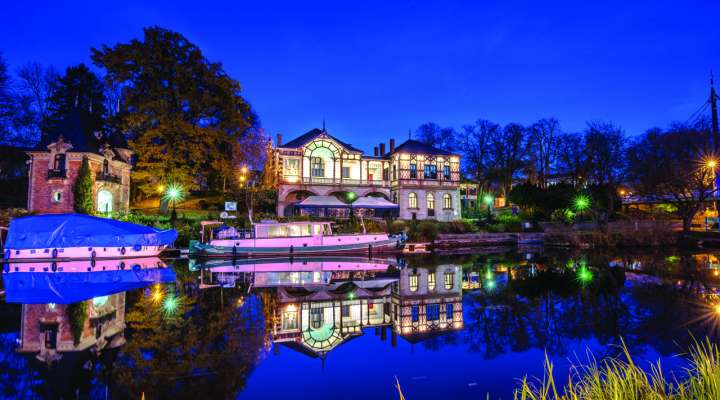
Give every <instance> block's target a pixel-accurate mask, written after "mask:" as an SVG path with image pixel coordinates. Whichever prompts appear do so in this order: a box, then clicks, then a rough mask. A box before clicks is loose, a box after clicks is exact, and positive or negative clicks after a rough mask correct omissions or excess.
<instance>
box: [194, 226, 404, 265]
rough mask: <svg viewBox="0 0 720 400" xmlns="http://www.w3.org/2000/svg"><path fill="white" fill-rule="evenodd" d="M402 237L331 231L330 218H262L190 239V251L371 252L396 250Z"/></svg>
mask: <svg viewBox="0 0 720 400" xmlns="http://www.w3.org/2000/svg"><path fill="white" fill-rule="evenodd" d="M403 241H404V237H402V236H390V235H388V234H386V233H368V234H342V235H333V233H332V227H331V223H330V222H317V221H301V222H287V223H278V222H263V223H258V224H254V225H253V229H252V231H251V232H236V231H234V230H231V233H230V234H228V233H227V231H220V235H219V237H218V238H217V239H211V240H210V242H209V243H199V242H195V241H193V242H191V244H190V253H191V254H196V255H200V256H207V257H233V256H237V257H250V256H252V257H262V256H278V255H282V256H296V255H337V254H372V253H385V252H391V251H397V250H399V249H400V248H401V247H402V244H403Z"/></svg>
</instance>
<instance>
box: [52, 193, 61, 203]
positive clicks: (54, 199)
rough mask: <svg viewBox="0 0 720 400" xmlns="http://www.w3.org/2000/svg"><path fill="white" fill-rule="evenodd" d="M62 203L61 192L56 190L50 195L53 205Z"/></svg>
mask: <svg viewBox="0 0 720 400" xmlns="http://www.w3.org/2000/svg"><path fill="white" fill-rule="evenodd" d="M61 201H62V191H61V190H56V191H54V192H53V194H52V202H53V203H59V202H61Z"/></svg>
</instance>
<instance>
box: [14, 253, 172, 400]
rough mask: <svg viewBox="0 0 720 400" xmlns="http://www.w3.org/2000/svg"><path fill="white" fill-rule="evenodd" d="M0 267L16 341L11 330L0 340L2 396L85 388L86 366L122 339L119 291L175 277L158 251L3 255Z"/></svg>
mask: <svg viewBox="0 0 720 400" xmlns="http://www.w3.org/2000/svg"><path fill="white" fill-rule="evenodd" d="M3 271H4V273H3V287H4V288H5V301H6V302H7V303H18V304H19V307H20V334H19V335H18V336H17V337H16V339H15V344H16V346H12V345H11V344H10V340H7V339H11V337H12V335H8V336H7V337H5V339H6V340H3V342H4V343H3V345H4V347H3V349H4V350H3V359H5V360H7V364H8V365H7V367H8V368H7V369H6V371H8V372H7V373H8V375H9V376H13V377H14V378H15V379H13V380H4V381H3V382H4V384H3V389H4V390H3V393H4V394H5V395H8V396H9V397H16V395H17V397H31V396H32V392H35V394H38V395H40V396H42V397H45V398H61V397H74V396H73V394H76V395H78V394H81V395H83V396H89V395H90V390H91V383H90V382H91V380H92V375H93V370H94V369H96V368H97V369H99V370H104V369H105V368H104V366H107V365H108V363H111V362H112V361H111V360H112V358H113V357H114V354H116V353H117V349H119V348H120V347H122V346H123V345H124V344H125V343H126V340H125V327H126V322H125V311H126V291H128V290H134V289H138V288H142V287H145V286H148V285H152V284H154V283H160V282H172V281H174V280H175V273H174V272H173V270H172V268H168V266H167V265H166V264H165V263H164V262H163V261H161V260H160V259H158V258H145V259H130V260H102V261H101V260H98V261H89V260H88V261H76V262H69V261H68V262H57V263H9V264H6V265H4V266H3ZM13 350H14V351H16V352H17V354H18V355H20V357H18V356H14V355H13V354H12V353H10V352H12V351H13ZM22 356H26V357H22ZM11 371H12V372H11ZM36 379H39V380H40V381H41V383H42V384H41V385H39V386H37V387H35V386H33V385H32V381H34V380H36Z"/></svg>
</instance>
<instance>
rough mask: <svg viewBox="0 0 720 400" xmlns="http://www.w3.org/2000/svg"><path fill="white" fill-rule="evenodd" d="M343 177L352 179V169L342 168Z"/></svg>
mask: <svg viewBox="0 0 720 400" xmlns="http://www.w3.org/2000/svg"><path fill="white" fill-rule="evenodd" d="M342 177H343V178H349V177H350V167H342Z"/></svg>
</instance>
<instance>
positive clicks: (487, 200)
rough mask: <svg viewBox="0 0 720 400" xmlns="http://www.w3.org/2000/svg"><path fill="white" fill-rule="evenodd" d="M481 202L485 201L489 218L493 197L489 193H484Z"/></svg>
mask: <svg viewBox="0 0 720 400" xmlns="http://www.w3.org/2000/svg"><path fill="white" fill-rule="evenodd" d="M482 200H483V203H485V207H487V216H488V219H490V213H491V211H492V205H493V202H494V200H495V199H493V196H492V195H491V194H486V195H484V196H483V199H482Z"/></svg>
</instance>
